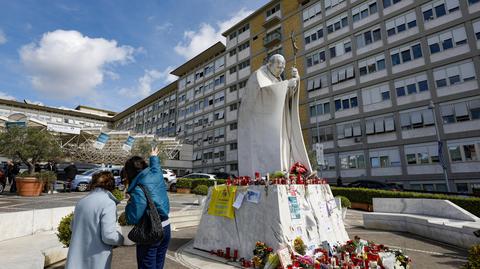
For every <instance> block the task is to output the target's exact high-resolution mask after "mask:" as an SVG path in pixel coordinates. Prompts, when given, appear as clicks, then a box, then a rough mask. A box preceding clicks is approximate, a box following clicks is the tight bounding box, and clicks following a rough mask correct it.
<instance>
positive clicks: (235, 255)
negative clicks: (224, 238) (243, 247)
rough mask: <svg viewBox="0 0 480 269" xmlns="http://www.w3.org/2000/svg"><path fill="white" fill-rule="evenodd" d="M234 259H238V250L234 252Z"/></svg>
mask: <svg viewBox="0 0 480 269" xmlns="http://www.w3.org/2000/svg"><path fill="white" fill-rule="evenodd" d="M233 259H234V260H236V259H238V249H234V250H233Z"/></svg>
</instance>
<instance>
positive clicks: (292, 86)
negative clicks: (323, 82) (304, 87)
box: [288, 67, 300, 94]
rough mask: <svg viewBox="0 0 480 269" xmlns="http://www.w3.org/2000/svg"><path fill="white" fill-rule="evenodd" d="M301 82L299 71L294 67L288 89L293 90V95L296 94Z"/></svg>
mask: <svg viewBox="0 0 480 269" xmlns="http://www.w3.org/2000/svg"><path fill="white" fill-rule="evenodd" d="M299 81H300V76H299V75H298V70H297V68H295V67H292V78H291V79H289V80H288V88H290V89H291V94H294V93H295V91H296V90H297V85H298V82H299Z"/></svg>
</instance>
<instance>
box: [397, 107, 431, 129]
mask: <svg viewBox="0 0 480 269" xmlns="http://www.w3.org/2000/svg"><path fill="white" fill-rule="evenodd" d="M434 124H435V121H434V119H433V112H432V110H431V109H424V110H417V111H411V112H404V113H400V126H401V127H402V130H410V129H416V128H424V127H428V126H432V125H434Z"/></svg>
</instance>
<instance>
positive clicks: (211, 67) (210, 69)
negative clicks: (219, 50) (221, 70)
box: [203, 63, 215, 76]
mask: <svg viewBox="0 0 480 269" xmlns="http://www.w3.org/2000/svg"><path fill="white" fill-rule="evenodd" d="M214 71H215V69H214V64H213V63H211V64H209V65H207V66H205V68H204V71H203V72H204V73H205V76H207V75H208V74H210V73H213V72H214Z"/></svg>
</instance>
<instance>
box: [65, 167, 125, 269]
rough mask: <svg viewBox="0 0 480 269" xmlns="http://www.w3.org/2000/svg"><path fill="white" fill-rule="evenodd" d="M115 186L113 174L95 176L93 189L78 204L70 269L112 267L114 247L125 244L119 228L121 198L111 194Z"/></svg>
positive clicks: (70, 248)
mask: <svg viewBox="0 0 480 269" xmlns="http://www.w3.org/2000/svg"><path fill="white" fill-rule="evenodd" d="M114 188H115V179H114V178H113V175H112V173H110V172H100V173H97V174H95V175H93V178H92V184H91V189H92V191H91V192H90V193H89V194H88V195H87V196H85V197H84V198H82V199H81V200H80V201H78V203H77V205H76V206H75V213H74V216H73V222H72V239H71V240H70V247H69V249H68V256H67V264H66V267H65V268H66V269H107V268H110V267H111V262H112V247H113V246H115V245H122V244H123V236H122V235H121V234H120V233H119V232H118V231H117V227H116V224H117V204H118V200H117V199H115V197H114V196H113V195H112V193H111V191H112V190H113V189H114Z"/></svg>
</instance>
